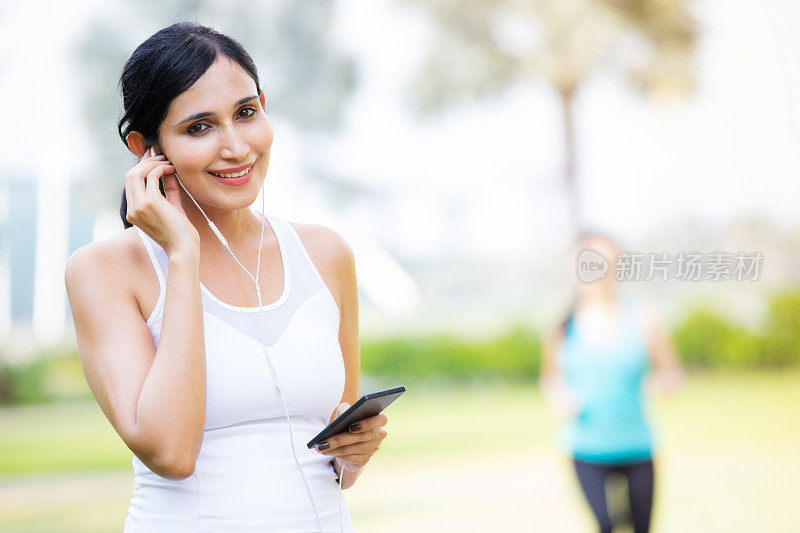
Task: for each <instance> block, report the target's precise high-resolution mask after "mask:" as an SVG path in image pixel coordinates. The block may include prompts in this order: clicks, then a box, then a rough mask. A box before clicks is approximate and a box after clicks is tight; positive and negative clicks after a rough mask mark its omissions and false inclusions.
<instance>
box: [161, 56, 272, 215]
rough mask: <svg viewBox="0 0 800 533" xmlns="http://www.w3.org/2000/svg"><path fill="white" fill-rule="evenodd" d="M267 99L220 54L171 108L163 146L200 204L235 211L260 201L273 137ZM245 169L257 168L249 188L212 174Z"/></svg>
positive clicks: (238, 67)
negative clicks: (260, 191) (250, 166)
mask: <svg viewBox="0 0 800 533" xmlns="http://www.w3.org/2000/svg"><path fill="white" fill-rule="evenodd" d="M263 99H264V95H263V93H262V94H261V95H258V94H257V92H256V83H255V81H253V79H252V78H251V77H250V76H249V75H248V74H247V72H245V71H244V70H243V69H242V68H241V67H240V66H239V64H238V63H236V62H235V61H233V60H231V59H229V58H228V57H227V56H224V55H222V54H220V55H219V56H217V59H216V60H215V61H214V63H213V64H212V65H211V66H210V67H209V69H208V70H207V71H206V72H205V74H203V76H201V77H200V79H198V80H197V82H195V84H194V85H192V86H191V87H189V88H188V89H187V90H186V91H184V92H183V93H181V94H180V95H178V96H177V97H176V98H175V99H174V100H173V101H172V103H171V104H170V108H169V110H168V112H167V116H166V118H165V119H164V121H163V122H162V123H161V127H160V128H159V139H160V141H159V148H160V149H161V152H162V153H164V154H165V155H166V156H167V159H168V160H169V161H170V163H172V164H173V165H174V166H175V171H176V173H177V174H178V177H179V178H180V181H181V183H182V184H183V185H184V186H185V187H186V188H187V189H188V190H189V191H190V192H191V193H192V196H193V197H194V198H195V200H196V201H197V202H198V203H200V204H204V205H206V206H212V207H217V208H220V209H226V210H231V209H241V208H244V207H248V206H249V205H250V204H252V203H253V201H255V199H256V197H257V196H258V191H259V189H260V188H261V184H262V183H263V181H264V179H265V177H266V174H267V166H268V165H269V150H270V147H271V146H272V138H273V131H272V125H271V124H270V122H269V119H267V115H266V113H265V112H264V101H263ZM200 113H202V114H203V116H202V117H195V115H198V114H200ZM191 117H195V118H191ZM242 165H253V168H252V174H251V178H250V181H248V182H247V183H246V184H244V185H238V186H235V185H228V184H226V183H225V182H224V180H223V181H220V180H219V179H217V178H216V177H214V176H213V175H212V174H211V173H210V172H216V171H221V170H227V169H232V168H235V167H240V166H242Z"/></svg>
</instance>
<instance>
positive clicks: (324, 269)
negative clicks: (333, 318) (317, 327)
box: [286, 221, 355, 299]
mask: <svg viewBox="0 0 800 533" xmlns="http://www.w3.org/2000/svg"><path fill="white" fill-rule="evenodd" d="M286 223H287V224H289V225H290V226H291V227H292V228H293V229H294V231H295V232H296V233H297V236H298V237H299V238H300V241H301V244H302V245H303V247H304V248H305V250H306V252H308V255H309V257H310V258H311V261H312V262H313V263H314V266H315V267H316V268H317V271H319V273H320V275H321V276H322V278H323V280H324V281H325V283H326V284H327V285H328V287H329V288H331V289H335V290H336V291H337V292H340V291H343V290H344V291H346V290H347V289H348V287H349V285H350V284H351V283H355V256H354V253H353V249H352V247H351V246H350V243H348V242H347V240H346V239H345V238H344V237H343V236H342V235H341V234H340V233H338V232H337V231H335V230H333V229H331V228H329V227H327V226H323V225H321V224H305V223H299V222H289V221H286ZM337 299H338V298H337Z"/></svg>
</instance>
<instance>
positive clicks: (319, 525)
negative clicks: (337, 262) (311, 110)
mask: <svg viewBox="0 0 800 533" xmlns="http://www.w3.org/2000/svg"><path fill="white" fill-rule="evenodd" d="M150 153H151V154H153V155H154V154H155V150H154V149H153V148H152V147H151V149H150ZM175 178H176V179H177V180H178V183H179V184H180V186H181V188H182V189H183V190H184V192H186V194H187V195H188V196H189V198H191V199H192V202H194V205H196V206H197V209H198V210H199V211H200V213H202V214H203V217H205V219H206V221H207V222H208V225H209V227H210V228H211V230H212V231H213V232H214V234H215V235H216V236H217V238H218V239H219V241H220V242H221V243H222V246H223V247H224V248H225V249H227V250H228V252H229V253H230V254H231V256H232V257H233V259H234V260H235V261H236V262H237V263H238V264H239V266H240V267H242V270H244V271H245V273H247V275H248V276H250V279H252V280H253V282H254V283H255V286H256V295H257V297H258V308H259V318H260V325H261V340H262V347H263V349H264V358H265V359H266V360H267V365H268V366H269V370H270V375H271V376H272V382H273V383H274V384H275V388H276V389H278V393H279V394H280V396H281V401H282V403H283V410H284V414H285V415H286V422H287V423H288V425H289V442H290V444H291V448H292V456H293V457H294V462H295V464H296V465H297V470H298V471H299V472H300V477H301V478H302V479H303V484H304V485H305V488H306V493H307V494H308V499H309V501H310V502H311V507H312V509H313V510H314V518H315V519H316V522H317V529H318V530H319V531H320V533H322V522H321V521H320V517H319V512H318V511H317V506H316V503H315V502H314V497H313V496H312V494H311V486H310V485H309V484H308V480H307V479H306V476H305V473H303V468H302V467H301V466H300V460H299V459H298V458H297V451H296V449H295V444H294V430H293V427H292V420H291V417H290V416H289V407H288V405H287V404H286V397H285V396H284V393H283V387H281V384H280V381H279V380H278V374H277V373H276V372H275V367H274V366H273V365H272V359H271V358H270V356H269V353H268V352H267V340H266V335H265V332H264V309H263V308H264V306H263V304H262V301H261V287H260V286H259V284H258V275H259V271H260V269H261V246H262V244H263V242H264V223H265V222H266V214H265V211H264V205H265V202H264V189H263V185H262V189H261V239H260V240H259V243H258V259H257V262H256V276H255V277H253V275H252V274H250V271H248V270H247V269H246V268H245V266H244V265H243V264H242V263H241V262H240V261H239V259H237V258H236V255H235V254H234V253H233V251H232V250H231V248H230V245H229V244H228V241H227V240H226V239H225V237H224V236H223V235H222V233H221V232H220V231H219V229H218V228H217V226H216V225H215V224H214V223H213V222H212V221H211V220H210V219H209V218H208V216H206V214H205V212H204V211H203V209H202V208H201V207H200V205H199V204H198V203H197V201H196V200H195V199H194V197H193V196H192V195H191V194H190V193H189V191H188V190H186V187H184V186H183V183H181V180H180V178H179V177H178V173H177V172H175ZM276 236H277V235H276ZM285 275H286V273H285V272H284V276H285ZM343 476H344V464H343V463H342V464H340V471H339V529H340V531H343V530H344V528H343V523H342V477H343Z"/></svg>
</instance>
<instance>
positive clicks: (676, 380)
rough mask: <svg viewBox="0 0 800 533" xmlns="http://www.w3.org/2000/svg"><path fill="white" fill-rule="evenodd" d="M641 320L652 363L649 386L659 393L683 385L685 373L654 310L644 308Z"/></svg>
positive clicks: (667, 391)
mask: <svg viewBox="0 0 800 533" xmlns="http://www.w3.org/2000/svg"><path fill="white" fill-rule="evenodd" d="M643 322H644V329H645V332H646V336H647V348H648V353H649V355H650V361H651V363H652V373H651V376H650V386H651V387H652V388H653V389H655V390H656V391H658V392H661V393H669V392H672V391H674V390H676V389H678V388H679V387H680V386H681V385H683V382H684V381H685V378H686V373H685V372H684V370H683V367H682V366H681V363H680V360H679V359H678V355H677V353H676V352H675V347H674V346H673V345H672V341H671V340H670V338H669V336H668V335H667V333H666V331H664V329H663V328H662V327H661V324H660V321H659V320H658V317H657V316H656V314H655V312H654V311H653V310H652V309H651V308H649V307H645V308H644V312H643Z"/></svg>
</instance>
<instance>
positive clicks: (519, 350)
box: [361, 327, 541, 380]
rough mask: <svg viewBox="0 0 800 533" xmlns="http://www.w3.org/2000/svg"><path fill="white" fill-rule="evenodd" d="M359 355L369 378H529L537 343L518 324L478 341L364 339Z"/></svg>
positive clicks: (439, 337) (446, 337)
mask: <svg viewBox="0 0 800 533" xmlns="http://www.w3.org/2000/svg"><path fill="white" fill-rule="evenodd" d="M361 353H362V357H361V367H362V370H363V372H364V373H366V374H371V375H373V376H391V377H393V378H394V377H399V378H430V377H440V378H445V379H454V380H465V379H471V378H474V377H478V376H485V377H502V378H508V379H534V378H536V377H537V376H538V374H539V361H540V358H541V343H540V340H539V336H538V335H537V334H536V333H534V332H533V331H530V330H527V329H525V328H523V327H518V328H515V329H512V330H510V331H508V332H506V333H504V334H502V335H500V336H498V337H495V338H491V339H487V340H479V341H473V340H466V339H462V338H459V337H456V336H454V335H450V334H434V335H419V336H403V337H399V336H398V337H388V338H383V339H373V340H365V341H362V343H361Z"/></svg>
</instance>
